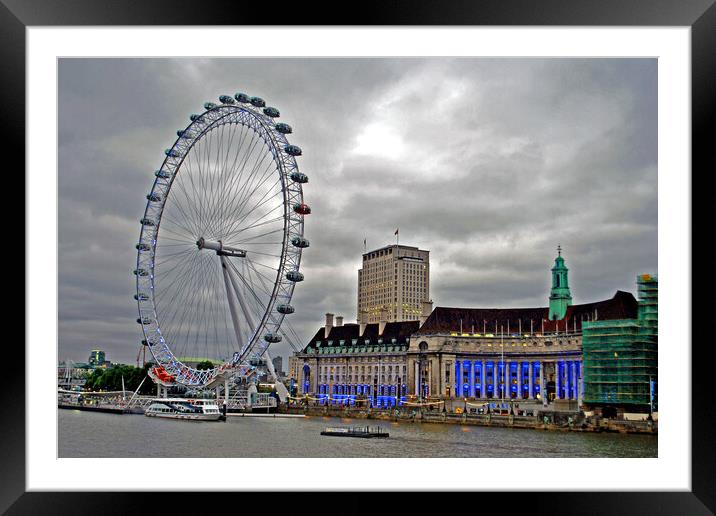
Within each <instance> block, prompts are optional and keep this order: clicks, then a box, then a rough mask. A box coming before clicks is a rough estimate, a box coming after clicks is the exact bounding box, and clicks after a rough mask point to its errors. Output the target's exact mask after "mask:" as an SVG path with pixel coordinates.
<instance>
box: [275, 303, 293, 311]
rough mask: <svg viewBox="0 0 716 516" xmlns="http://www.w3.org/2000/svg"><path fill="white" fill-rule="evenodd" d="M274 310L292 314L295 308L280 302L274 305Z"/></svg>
mask: <svg viewBox="0 0 716 516" xmlns="http://www.w3.org/2000/svg"><path fill="white" fill-rule="evenodd" d="M276 311H277V312H278V313H280V314H292V313H293V312H295V311H296V310H295V308H293V307H292V306H291V305H289V304H288V303H282V304H280V305H278V306H277V307H276Z"/></svg>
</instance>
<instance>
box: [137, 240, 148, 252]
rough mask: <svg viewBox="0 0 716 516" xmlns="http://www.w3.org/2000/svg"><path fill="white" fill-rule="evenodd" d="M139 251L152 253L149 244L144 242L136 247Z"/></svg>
mask: <svg viewBox="0 0 716 516" xmlns="http://www.w3.org/2000/svg"><path fill="white" fill-rule="evenodd" d="M134 247H135V249H137V250H138V251H151V249H152V247H151V246H150V245H149V244H145V243H143V242H140V243H138V244H137V245H135V246H134Z"/></svg>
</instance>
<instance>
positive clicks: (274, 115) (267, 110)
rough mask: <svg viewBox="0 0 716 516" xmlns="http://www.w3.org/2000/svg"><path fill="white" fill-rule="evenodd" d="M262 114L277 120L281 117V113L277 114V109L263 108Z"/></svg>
mask: <svg viewBox="0 0 716 516" xmlns="http://www.w3.org/2000/svg"><path fill="white" fill-rule="evenodd" d="M264 114H265V115H266V116H270V117H271V118H277V117H279V116H281V113H279V111H278V109H276V108H275V107H267V108H264Z"/></svg>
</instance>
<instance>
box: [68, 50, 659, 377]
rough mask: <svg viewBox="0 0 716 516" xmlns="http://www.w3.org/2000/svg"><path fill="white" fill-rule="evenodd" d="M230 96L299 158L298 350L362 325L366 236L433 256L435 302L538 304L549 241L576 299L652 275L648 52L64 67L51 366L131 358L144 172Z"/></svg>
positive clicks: (652, 70) (653, 93) (652, 90)
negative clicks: (359, 303) (242, 98)
mask: <svg viewBox="0 0 716 516" xmlns="http://www.w3.org/2000/svg"><path fill="white" fill-rule="evenodd" d="M238 91H242V92H246V93H248V94H251V95H258V96H261V97H263V98H264V99H266V101H267V104H268V105H271V106H275V107H277V108H278V109H279V110H280V111H281V115H282V116H281V120H283V121H285V122H287V123H289V124H291V125H292V126H293V128H294V134H292V135H291V136H290V141H291V143H294V144H296V145H299V146H300V147H301V148H302V149H303V156H302V157H300V158H298V161H299V166H300V169H301V171H302V172H305V173H306V174H308V176H309V177H310V182H309V183H308V184H307V185H305V186H306V188H305V189H304V195H305V200H306V202H307V203H309V204H310V205H311V207H312V209H313V213H312V214H311V215H310V216H308V217H307V221H306V237H307V238H308V239H309V240H310V242H311V247H310V248H308V249H306V250H305V251H304V254H303V261H302V271H303V272H304V274H305V276H306V280H305V281H304V282H303V283H299V284H298V286H297V288H296V291H295V294H294V298H293V304H294V305H295V306H296V313H295V314H293V315H291V316H289V317H290V320H291V322H292V325H293V327H294V328H295V329H296V330H297V331H298V333H299V335H301V336H302V337H303V338H304V339H308V338H310V337H311V336H312V335H313V334H314V333H315V331H316V330H317V328H318V327H320V326H322V325H323V322H324V314H325V313H326V312H333V313H335V314H336V315H344V316H345V318H346V322H355V318H356V296H357V294H356V289H357V270H358V268H359V267H360V264H361V254H362V252H363V239H364V238H366V239H367V243H368V248H369V249H371V248H377V247H381V246H384V245H387V244H390V243H394V242H395V237H394V236H393V233H394V231H395V229H396V228H397V227H399V228H400V243H401V244H406V245H415V246H420V247H421V248H423V249H428V250H430V251H431V257H430V259H431V269H432V271H431V272H432V273H431V292H430V295H431V297H432V299H433V301H434V302H435V306H464V307H528V306H546V305H547V297H548V295H549V286H550V273H549V269H550V268H551V267H552V265H553V260H554V257H555V255H556V251H555V248H556V246H557V244H561V245H562V247H563V249H564V251H563V256H564V257H565V259H566V264H567V266H568V267H569V269H570V286H571V290H572V296H573V299H574V302H575V303H585V302H591V301H598V300H602V299H606V298H609V297H611V296H612V295H613V294H614V292H615V291H616V290H617V289H619V290H626V291H630V292H635V280H636V278H635V277H636V275H637V274H639V273H643V272H652V273H656V272H658V271H657V62H656V60H655V59H484V58H480V59H462V58H461V59H447V58H432V59H180V60H177V59H61V60H60V64H59V358H60V360H64V359H65V358H70V359H72V360H75V361H86V360H87V357H88V355H89V351H90V349H91V348H95V347H99V348H102V349H104V350H106V351H107V358H108V359H109V360H111V361H113V362H125V363H134V361H135V358H136V355H137V351H138V349H139V342H140V340H141V338H142V336H141V330H140V328H139V326H138V325H137V324H136V322H135V319H136V317H137V313H136V312H137V310H136V302H135V301H134V300H133V299H132V295H133V294H134V276H133V275H132V270H133V269H134V268H135V261H136V250H135V249H134V245H135V244H136V242H137V239H138V237H139V230H140V226H139V219H140V218H141V217H142V214H143V210H144V206H145V203H146V198H145V195H146V194H147V193H148V192H149V190H150V188H151V184H152V181H153V179H154V176H153V171H154V170H156V169H157V168H159V166H160V165H161V162H162V160H163V158H164V155H163V150H164V149H165V148H167V147H169V146H171V144H172V143H173V142H174V139H175V138H176V135H175V132H176V130H177V129H180V128H184V127H186V125H187V124H188V123H189V119H188V117H189V114H191V113H195V112H200V111H201V109H202V104H203V103H204V102H205V101H209V100H211V101H216V99H217V98H218V96H219V95H221V94H229V95H233V94H234V93H236V92H238ZM272 350H274V354H282V355H283V356H284V363H285V360H286V356H287V355H288V347H287V345H286V344H285V343H282V344H281V345H280V346H278V347H276V348H274V347H272Z"/></svg>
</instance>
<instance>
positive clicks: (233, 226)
mask: <svg viewBox="0 0 716 516" xmlns="http://www.w3.org/2000/svg"><path fill="white" fill-rule="evenodd" d="M279 116H280V113H279V111H278V109H276V108H274V107H267V106H266V103H265V101H264V100H263V99H261V98H259V97H251V96H249V95H246V94H244V93H237V94H236V95H234V96H228V95H222V96H220V97H219V101H218V102H217V103H214V102H207V103H205V104H204V109H203V110H202V111H201V112H199V113H196V114H192V115H191V116H190V123H189V125H187V126H186V127H185V128H184V129H180V130H179V131H177V133H176V139H175V140H174V143H173V145H172V146H171V147H169V148H168V149H166V150H165V151H164V154H165V157H164V160H163V162H162V165H161V167H160V168H159V169H157V170H156V172H155V173H154V176H155V177H154V182H153V185H152V187H151V189H150V191H149V193H148V194H147V196H146V198H147V204H146V208H145V210H144V216H143V217H142V218H141V220H140V224H141V231H140V236H139V241H138V243H137V245H136V248H137V265H136V269H135V270H134V274H135V275H136V294H135V296H134V297H135V299H136V301H137V307H138V311H139V316H138V318H137V322H138V323H139V325H140V327H141V329H142V332H143V335H144V341H143V344H145V345H146V346H147V347H148V349H149V350H150V351H151V354H152V356H153V357H154V361H155V362H156V365H157V367H155V368H154V371H155V375H156V376H158V377H159V380H162V381H165V382H170V383H173V382H175V383H178V384H182V385H186V386H196V387H202V386H208V385H211V384H213V383H215V382H216V381H218V380H219V378H221V377H226V375H227V374H232V375H233V374H238V375H242V374H247V373H248V372H249V370H250V369H251V365H250V363H249V357H253V356H259V357H260V356H262V355H263V354H264V353H265V352H266V351H267V349H268V347H269V346H270V345H271V344H275V343H277V342H280V341H281V339H282V336H281V331H280V328H281V324H282V322H283V320H284V317H286V316H287V315H290V314H291V313H293V312H294V311H295V309H294V307H293V305H292V304H291V298H292V296H293V291H294V287H295V285H296V283H297V282H300V281H302V280H303V274H302V273H301V272H300V263H301V253H302V250H303V249H304V248H306V247H308V246H309V242H308V240H307V239H306V238H305V237H304V234H303V230H304V217H305V216H306V215H308V214H309V213H310V211H311V210H310V207H309V206H308V205H306V204H305V203H304V201H303V184H304V183H306V182H307V181H308V177H307V176H306V175H305V174H303V173H301V172H300V171H299V168H298V164H297V161H296V158H297V157H298V156H300V155H301V149H300V148H299V147H297V146H296V145H292V144H291V143H290V142H289V141H288V135H290V134H291V133H292V128H291V126H289V125H288V124H286V123H283V122H278V121H277V119H278V118H279ZM199 360H202V361H206V360H209V361H211V362H212V364H213V366H212V367H210V368H208V369H199V368H196V364H197V361H199ZM191 364H193V366H192V365H191Z"/></svg>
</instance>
